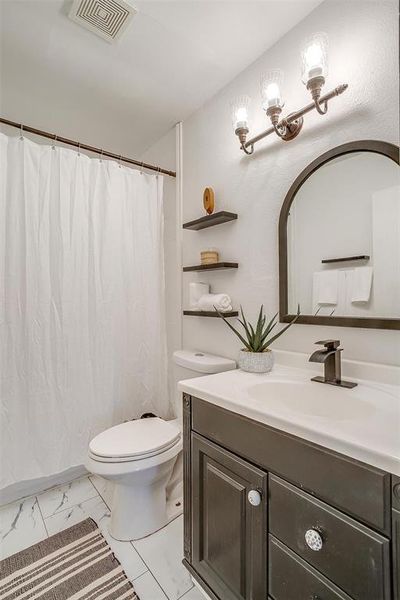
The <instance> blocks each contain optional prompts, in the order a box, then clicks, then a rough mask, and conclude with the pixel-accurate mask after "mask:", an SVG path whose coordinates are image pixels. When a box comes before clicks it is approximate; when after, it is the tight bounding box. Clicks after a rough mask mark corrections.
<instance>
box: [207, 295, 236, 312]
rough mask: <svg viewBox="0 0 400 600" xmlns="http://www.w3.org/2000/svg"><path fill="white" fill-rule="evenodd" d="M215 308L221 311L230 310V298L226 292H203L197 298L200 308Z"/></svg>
mask: <svg viewBox="0 0 400 600" xmlns="http://www.w3.org/2000/svg"><path fill="white" fill-rule="evenodd" d="M214 306H215V308H217V309H218V310H220V311H221V312H228V311H230V310H232V300H231V299H230V297H229V296H228V294H204V295H203V296H201V298H200V300H199V309H200V310H214Z"/></svg>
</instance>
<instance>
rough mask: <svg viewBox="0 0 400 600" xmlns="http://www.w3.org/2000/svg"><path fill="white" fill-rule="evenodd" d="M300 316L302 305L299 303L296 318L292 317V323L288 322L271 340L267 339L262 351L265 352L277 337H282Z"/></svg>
mask: <svg viewBox="0 0 400 600" xmlns="http://www.w3.org/2000/svg"><path fill="white" fill-rule="evenodd" d="M299 316H300V305H298V306H297V314H296V316H295V317H294V319H292V320H291V321H290V323H288V324H287V325H286V327H283V329H281V330H280V331H278V333H277V334H275V335H274V336H273V337H272V338H270V339H269V340H267V341H266V342H265V343H264V345H263V349H262V352H263V351H264V350H265V349H266V348H268V346H270V345H271V344H272V343H273V342H275V340H277V339H278V338H279V337H280V336H281V335H282V334H284V333H285V331H287V330H288V329H289V327H291V326H292V325H293V324H294V323H296V321H297V319H298V318H299Z"/></svg>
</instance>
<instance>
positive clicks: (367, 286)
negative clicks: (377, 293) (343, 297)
mask: <svg viewBox="0 0 400 600" xmlns="http://www.w3.org/2000/svg"><path fill="white" fill-rule="evenodd" d="M371 286H372V267H356V268H355V269H354V272H353V277H352V290H351V301H352V302H368V300H369V297H370V295H371Z"/></svg>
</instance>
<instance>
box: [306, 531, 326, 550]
mask: <svg viewBox="0 0 400 600" xmlns="http://www.w3.org/2000/svg"><path fill="white" fill-rule="evenodd" d="M304 537H305V539H306V544H307V546H308V547H309V548H310V549H311V550H314V552H319V550H321V549H322V545H323V541H322V537H321V535H320V534H319V533H318V531H316V530H315V529H308V530H307V531H306V533H305V535H304Z"/></svg>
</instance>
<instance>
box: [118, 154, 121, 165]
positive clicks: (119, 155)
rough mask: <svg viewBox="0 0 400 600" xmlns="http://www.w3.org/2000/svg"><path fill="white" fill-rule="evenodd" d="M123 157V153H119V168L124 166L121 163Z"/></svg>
mask: <svg viewBox="0 0 400 600" xmlns="http://www.w3.org/2000/svg"><path fill="white" fill-rule="evenodd" d="M121 158H122V154H120V155H119V160H118V166H119V168H121V167H122V165H121Z"/></svg>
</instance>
